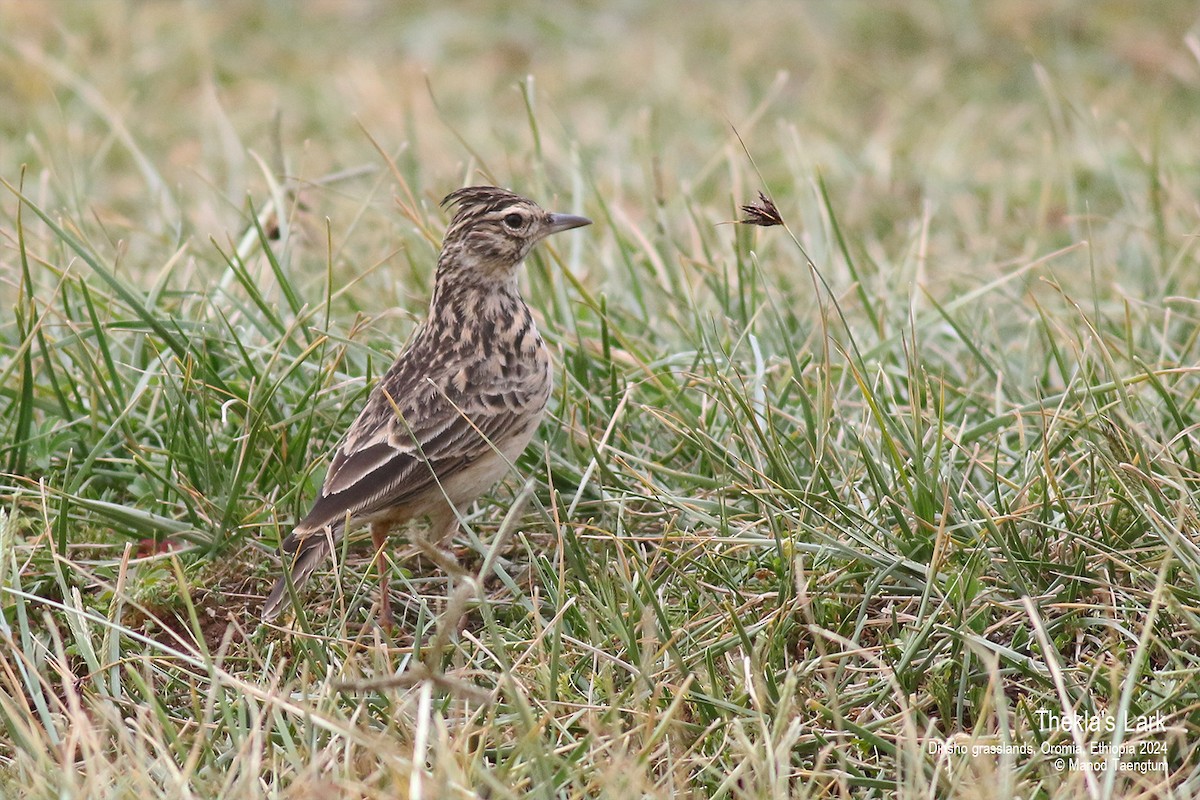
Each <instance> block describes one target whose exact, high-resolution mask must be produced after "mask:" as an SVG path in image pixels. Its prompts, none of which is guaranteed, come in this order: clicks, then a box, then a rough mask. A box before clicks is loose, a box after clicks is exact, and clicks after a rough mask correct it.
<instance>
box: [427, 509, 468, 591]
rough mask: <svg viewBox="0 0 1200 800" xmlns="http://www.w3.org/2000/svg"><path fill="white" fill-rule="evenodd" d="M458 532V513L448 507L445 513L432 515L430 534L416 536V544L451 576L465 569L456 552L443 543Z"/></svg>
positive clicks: (461, 572)
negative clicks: (445, 546)
mask: <svg viewBox="0 0 1200 800" xmlns="http://www.w3.org/2000/svg"><path fill="white" fill-rule="evenodd" d="M456 533H458V515H457V514H455V513H454V509H452V508H449V507H447V509H446V512H445V513H442V514H435V515H431V516H430V519H429V536H425V537H417V538H416V545H417V547H419V548H421V552H422V553H424V554H425V555H426V556H428V558H429V560H430V561H432V562H433V563H434V564H437V565H438V566H439V567H441V568H442V570H443V571H445V573H446V574H447V575H448V576H449V577H451V578H453V577H454V576H456V575H462V574H463V572H464V570H463V568H462V566H461V565H460V564H459V563H458V559H457V558H455V557H454V553H453V552H451V551H450V550H449V549H447V548H444V547H443V546H442V545H443V543H444V542H449V541H450V540H451V539H453V538H454V534H456Z"/></svg>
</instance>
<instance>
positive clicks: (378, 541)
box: [371, 522, 392, 631]
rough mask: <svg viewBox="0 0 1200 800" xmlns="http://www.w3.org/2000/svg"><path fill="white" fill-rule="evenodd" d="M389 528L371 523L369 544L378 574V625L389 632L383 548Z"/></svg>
mask: <svg viewBox="0 0 1200 800" xmlns="http://www.w3.org/2000/svg"><path fill="white" fill-rule="evenodd" d="M390 527H391V526H390V525H389V524H388V523H386V522H372V523H371V542H372V543H373V544H374V545H375V571H376V572H377V573H379V624H380V625H382V626H383V628H384V629H385V630H389V631H390V630H391V629H392V601H391V598H390V597H388V569H387V567H388V560H387V553H386V551H385V548H386V547H387V535H388V528H390Z"/></svg>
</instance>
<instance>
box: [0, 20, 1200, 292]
mask: <svg viewBox="0 0 1200 800" xmlns="http://www.w3.org/2000/svg"><path fill="white" fill-rule="evenodd" d="M1197 25H1198V21H1197V12H1196V9H1195V6H1194V5H1193V4H1190V3H1186V2H1157V3H1154V4H1152V5H1151V4H1130V3H1126V2H1094V3H1078V2H1023V1H1017V0H1007V1H1005V2H996V3H986V4H977V3H969V2H950V1H949V0H946V1H943V2H929V1H920V2H871V3H866V2H808V3H778V2H753V1H752V2H744V3H736V4H734V3H725V2H689V3H653V4H646V3H635V2H615V3H586V2H585V3H557V4H543V3H532V2H510V3H504V4H493V3H481V2H475V3H457V4H453V5H450V4H444V3H422V2H412V3H404V4H392V3H368V2H308V3H299V4H297V3H285V2H266V3H253V4H209V3H199V2H196V3H120V2H97V3H72V2H66V3H33V2H16V3H5V4H4V5H3V7H0V26H2V30H3V33H2V34H0V37H2V41H3V49H2V50H0V103H2V104H3V107H4V109H5V113H4V115H3V119H0V137H2V139H3V141H4V147H3V149H2V151H0V173H2V174H3V175H5V176H7V177H9V178H10V179H12V178H13V176H15V175H16V174H17V172H18V170H19V168H20V166H21V165H22V164H25V165H28V168H29V173H28V177H27V181H30V182H31V183H33V184H37V183H39V182H41V183H43V184H47V185H50V184H52V185H53V186H54V187H55V188H54V189H52V190H51V189H47V191H56V192H57V191H63V189H60V188H58V187H65V188H66V189H68V190H69V191H70V192H71V194H70V195H69V196H64V197H59V198H56V200H57V201H58V202H61V203H64V204H67V205H68V206H73V207H75V208H76V209H77V210H79V211H82V210H84V209H83V208H81V207H82V206H86V209H87V212H88V213H87V214H86V215H83V214H81V216H89V217H94V218H95V220H96V221H97V222H98V223H99V224H103V225H104V226H105V227H106V230H108V231H109V235H111V236H113V237H119V238H122V239H133V240H136V239H137V238H138V237H139V236H141V235H144V234H145V233H147V230H146V228H147V227H149V228H150V229H151V231H153V230H154V229H155V228H156V227H158V223H157V222H149V221H147V220H144V219H142V220H137V219H134V218H133V217H135V216H139V215H140V216H144V212H142V209H143V208H144V205H143V204H144V201H145V198H146V195H147V193H148V192H149V193H151V194H156V193H165V194H167V195H169V201H164V202H168V205H169V206H170V207H172V208H173V210H174V212H175V214H174V217H175V218H176V219H173V218H172V216H171V215H168V216H167V217H166V218H165V219H164V220H162V221H161V222H162V224H168V223H171V222H174V221H178V222H180V226H181V228H182V229H183V230H188V231H191V230H194V231H196V232H197V233H198V234H200V235H201V236H202V237H205V238H206V237H207V236H209V235H215V236H218V237H221V236H223V235H225V234H226V233H227V232H228V231H230V230H236V229H237V228H238V227H239V226H240V225H241V224H243V223H244V213H245V202H246V196H247V193H254V192H259V193H261V192H262V191H263V189H264V186H263V180H262V176H261V170H260V169H259V168H258V167H257V165H255V164H253V163H251V161H250V159H251V156H250V153H256V154H258V155H259V156H261V157H262V158H263V159H264V161H266V162H267V163H268V164H270V165H273V166H274V165H277V164H279V163H280V161H281V160H282V162H283V163H284V164H285V166H286V172H287V177H289V178H292V179H295V180H296V181H298V182H300V183H304V182H306V181H314V180H317V179H319V178H321V177H323V176H327V175H329V174H331V173H338V172H341V171H343V170H357V169H368V170H372V171H373V174H374V179H372V178H370V177H368V178H366V179H359V180H358V181H342V182H340V183H336V184H335V185H334V187H333V188H332V189H331V191H334V192H336V193H347V194H349V195H352V196H354V198H355V199H356V200H360V199H361V198H362V197H363V195H364V194H365V193H366V192H368V191H372V192H374V193H375V196H376V200H377V201H378V202H375V203H372V204H371V205H370V211H369V212H368V214H369V215H370V214H374V213H383V214H391V213H392V212H393V209H392V208H391V207H390V203H389V200H390V197H391V195H392V194H393V193H395V192H397V191H398V190H397V187H396V186H395V184H394V181H392V180H391V179H387V180H385V181H384V183H385V185H383V186H379V185H377V183H378V180H379V174H380V173H382V172H384V171H385V170H386V165H385V163H384V159H383V158H382V157H381V155H380V153H379V152H376V147H378V148H379V151H381V152H382V153H384V154H387V155H388V157H390V158H393V159H394V160H395V164H396V167H397V168H398V169H399V170H400V173H401V174H402V175H403V176H404V178H405V180H406V181H407V182H408V184H409V186H410V187H411V188H412V189H413V190H414V192H415V193H417V194H419V195H421V196H422V197H423V198H424V199H425V200H436V199H438V198H440V196H441V195H442V194H444V193H445V192H446V191H449V190H450V189H452V188H454V187H456V186H458V185H459V184H461V183H464V182H473V181H477V180H479V179H480V178H481V174H482V173H486V174H487V175H489V176H491V177H492V178H494V180H496V181H498V182H501V183H504V184H507V185H510V186H512V187H514V188H516V189H518V190H522V191H528V192H530V193H533V194H537V195H539V199H543V200H545V201H546V202H547V203H549V202H551V200H552V198H553V197H554V196H556V195H564V196H569V195H571V194H572V193H575V194H578V192H579V191H580V188H579V187H578V186H577V185H573V184H572V180H573V178H578V177H582V178H583V180H584V181H585V183H586V184H587V186H586V190H585V193H586V194H593V193H595V194H599V195H602V196H603V197H604V198H605V200H606V201H608V202H610V203H611V204H612V205H613V206H614V207H616V208H619V209H621V213H623V214H627V215H629V216H630V217H632V218H634V219H639V218H641V217H643V216H647V215H653V214H654V213H655V212H654V210H655V209H656V208H658V207H666V208H669V209H672V210H673V211H674V212H680V211H682V210H683V206H684V204H685V201H686V200H699V201H701V203H702V204H703V205H710V204H711V205H712V206H713V208H712V211H711V212H710V214H713V215H716V216H718V217H720V216H723V217H724V218H726V219H731V218H733V216H734V215H735V206H736V204H737V203H738V202H744V201H746V200H749V199H752V198H753V193H754V191H755V190H757V189H758V188H766V189H768V190H770V191H771V192H774V193H775V194H776V195H777V196H778V197H779V198H780V199H781V200H782V199H786V198H787V197H788V196H790V195H801V196H803V195H806V194H808V195H810V196H811V187H812V184H813V180H814V176H815V175H816V174H818V173H819V174H820V175H821V176H822V177H823V178H824V179H825V180H826V181H828V183H829V186H830V187H831V190H832V192H833V195H834V197H835V198H836V202H837V208H838V211H839V213H840V214H841V215H842V222H843V224H845V225H846V226H848V227H850V228H852V229H854V230H855V231H856V233H857V234H858V235H859V236H860V237H861V239H862V242H863V244H864V245H865V246H867V247H868V248H871V247H878V248H880V250H878V251H876V253H875V254H876V255H877V256H881V255H883V254H887V253H891V254H892V256H893V257H895V256H896V255H898V249H900V248H904V247H906V246H907V245H908V244H910V243H911V242H912V241H913V237H914V236H915V235H917V234H916V232H917V231H918V230H919V229H920V228H921V227H922V226H925V225H926V222H928V220H927V219H926V218H927V217H932V218H933V220H934V222H935V224H933V225H931V226H928V227H931V228H932V229H933V233H932V234H931V235H930V236H929V237H928V239H927V241H926V242H925V244H924V245H923V246H924V247H925V250H924V254H925V258H926V259H927V261H929V262H931V263H937V256H939V254H953V255H954V256H955V257H956V258H958V257H959V256H960V255H961V251H962V249H963V246H964V245H967V246H969V249H970V252H971V253H973V254H976V255H977V258H978V260H979V261H980V263H981V264H982V263H983V262H986V261H987V260H989V259H1005V260H1006V259H1010V258H1017V257H1029V256H1030V255H1031V252H1030V250H1031V248H1032V247H1033V245H1032V244H1031V242H1033V241H1035V240H1037V241H1039V242H1040V245H1039V246H1040V247H1044V246H1046V245H1047V244H1053V243H1066V242H1068V241H1073V240H1075V239H1076V238H1086V237H1085V236H1083V235H1082V231H1081V230H1080V225H1081V220H1080V218H1079V217H1080V215H1081V214H1084V213H1086V214H1091V215H1099V216H1101V217H1107V216H1110V215H1119V214H1122V213H1127V212H1129V211H1130V209H1129V207H1128V206H1129V204H1130V203H1131V202H1133V203H1141V202H1146V203H1149V202H1151V201H1152V200H1151V194H1152V192H1151V191H1150V189H1151V187H1152V184H1153V188H1154V191H1156V192H1160V193H1164V194H1168V195H1169V194H1170V193H1172V192H1176V191H1184V192H1186V191H1187V188H1180V187H1177V185H1176V182H1175V178H1177V177H1182V176H1183V175H1185V174H1186V175H1187V176H1188V177H1191V173H1192V171H1194V169H1195V166H1196V154H1195V151H1194V148H1193V147H1192V146H1191V142H1190V139H1189V137H1186V136H1180V135H1177V133H1178V132H1181V131H1183V130H1187V129H1189V128H1190V127H1191V126H1192V124H1193V123H1194V107H1195V92H1196V89H1197V83H1198V82H1200V60H1198V57H1200V52H1198V48H1197V44H1196V34H1195V31H1196V30H1197ZM276 125H278V129H276ZM734 129H736V130H737V132H738V134H740V136H741V137H742V140H743V141H744V143H745V146H746V149H747V150H748V151H749V154H750V155H751V156H753V159H754V162H755V163H756V164H757V166H758V169H759V170H760V171H761V173H762V181H761V183H762V186H761V187H760V185H759V181H758V179H757V177H755V178H753V179H751V178H748V177H747V176H746V172H747V171H748V170H747V169H746V165H747V163H748V162H747V156H746V154H745V153H743V152H742V147H741V144H739V143H738V142H737V140H736V138H735V137H734V135H733V130H734ZM279 150H282V152H279ZM1118 168H1119V169H1118ZM1118 173H1120V174H1118ZM751 182H752V184H753V185H745V184H746V183H751ZM1192 185H1193V186H1194V183H1193V184H1192ZM747 195H749V196H747ZM1160 199H1161V195H1160ZM311 200H312V198H311V195H310V201H311ZM1084 204H1086V205H1084ZM315 210H316V211H317V212H319V217H323V216H325V215H327V214H332V215H333V217H334V219H335V222H336V220H337V219H338V217H337V210H336V207H335V206H334V204H333V203H332V201H329V202H325V201H319V202H317V203H316V208H315ZM784 211H785V212H790V213H792V214H793V216H794V215H795V213H796V211H795V208H794V207H793V208H788V207H786V204H785V208H784ZM349 213H357V210H355V211H352V212H349ZM942 220H944V221H945V223H946V224H945V225H939V224H936V223H937V222H938V221H942ZM1130 222H1131V223H1133V224H1138V223H1137V222H1136V221H1133V220H1131V221H1130ZM1164 223H1165V224H1167V225H1174V224H1176V223H1177V221H1176V220H1174V219H1172V218H1170V217H1168V218H1167V219H1166V220H1164ZM616 224H619V221H617V222H616ZM1178 224H1180V225H1183V226H1185V227H1186V226H1187V225H1188V224H1189V223H1186V222H1182V221H1180V222H1178ZM337 228H338V225H337V224H335V230H336V229H337ZM1022 231H1026V232H1027V235H1026V234H1023V233H1022ZM1056 233H1061V235H1056ZM1047 237H1049V240H1050V241H1049V242H1047ZM820 254H821V253H820V248H819V247H818V252H817V253H815V255H820ZM954 266H955V268H956V269H958V270H967V269H969V268H970V267H971V265H968V264H963V263H958V264H957V265H954Z"/></svg>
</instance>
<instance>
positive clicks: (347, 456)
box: [262, 186, 591, 626]
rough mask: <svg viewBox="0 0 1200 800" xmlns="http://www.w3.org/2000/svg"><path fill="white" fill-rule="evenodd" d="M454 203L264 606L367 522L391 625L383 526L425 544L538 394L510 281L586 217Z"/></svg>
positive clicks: (498, 464) (468, 195)
mask: <svg viewBox="0 0 1200 800" xmlns="http://www.w3.org/2000/svg"><path fill="white" fill-rule="evenodd" d="M442 205H443V206H449V207H456V211H455V213H454V217H453V219H452V220H451V222H450V226H449V228H447V230H446V236H445V239H444V240H443V242H442V252H441V255H439V256H438V260H437V272H436V275H435V279H434V289H433V297H432V299H431V301H430V304H429V316H428V318H427V319H426V320H425V322H424V323H422V325H421V326H420V327H419V328H418V330H417V331H416V333H415V334H414V336H413V337H412V339H411V342H410V344H409V345H408V347H407V348H406V349H405V350H404V352H403V353H401V354H400V356H399V358H397V359H396V363H395V364H393V365H392V367H391V369H389V370H388V371H387V373H386V374H385V375H384V376H383V378H382V379H381V380H380V381H379V383H378V384H377V385H376V386H375V388H374V389H373V390H372V391H371V393H370V395H369V396H368V397H367V402H366V405H365V406H364V408H363V410H362V412H361V413H360V414H359V415H358V418H357V419H356V420H355V421H354V423H353V424H352V425H351V426H350V429H349V430H348V431H347V432H346V435H345V437H344V438H343V439H342V441H341V443H340V444H339V445H338V446H337V449H336V450H335V451H334V453H333V459H332V462H331V463H330V466H329V472H328V474H327V475H326V477H325V483H324V485H323V486H322V487H321V493H320V496H319V497H317V500H316V502H315V503H314V504H313V507H312V510H311V511H310V512H309V513H308V516H306V517H305V518H304V519H302V520H301V521H300V522H299V523H297V525H296V527H295V528H294V529H293V530H292V531H291V533H290V534H289V535H288V536H287V537H286V538H285V539H284V540H283V545H282V547H283V553H284V570H285V575H284V576H283V577H281V578H280V579H279V580H278V581H277V582H276V584H275V587H274V588H273V589H272V590H271V593H270V595H268V596H267V599H266V601H265V603H264V604H263V612H262V616H263V619H264V620H272V619H274V618H276V617H277V616H279V614H280V612H281V611H282V610H283V608H284V607H285V605H286V600H287V598H288V596H289V593H288V574H290V577H291V583H292V585H293V586H295V587H299V586H301V585H302V584H303V583H304V582H305V581H306V580H308V578H309V576H311V575H312V573H313V571H314V570H315V569H316V568H317V567H318V566H320V565H321V564H322V563H323V562H324V561H325V559H326V558H327V557H328V556H329V554H330V552H331V548H332V547H333V546H334V545H335V544H337V543H338V542H339V541H340V540H341V539H342V537H343V536H344V535H345V534H346V532H347V530H349V529H352V528H354V527H356V526H359V525H362V524H366V525H369V526H370V529H371V540H372V542H373V543H374V546H375V568H376V571H377V572H378V575H379V584H380V590H381V596H380V601H379V605H380V613H379V619H380V622H381V623H382V624H383V625H385V626H390V625H391V624H392V613H391V605H390V601H389V599H388V585H387V567H386V565H387V557H386V553H385V547H386V545H387V537H388V534H389V531H390V530H391V528H392V527H393V526H396V525H401V524H404V523H407V522H409V521H411V520H419V519H421V518H427V519H428V528H427V530H426V534H425V537H424V540H423V541H424V544H425V545H426V546H429V545H432V548H433V549H436V548H437V547H439V546H440V545H441V544H442V543H444V542H446V541H447V540H448V539H450V538H451V537H452V536H453V535H454V534H455V533H456V532H457V530H458V526H459V520H460V515H461V514H462V513H463V512H464V511H465V510H466V509H467V508H468V506H470V504H471V503H473V502H474V501H475V500H476V499H477V498H478V497H479V496H480V495H481V494H483V493H484V492H485V491H487V490H488V489H489V488H491V487H492V486H493V485H495V484H496V482H497V481H499V480H500V479H501V478H502V477H504V475H505V473H506V472H507V471H508V470H509V469H511V465H512V463H513V461H515V460H516V458H517V456H519V455H520V454H521V452H522V451H523V450H524V449H525V447H526V445H528V444H529V441H530V439H531V438H532V437H533V434H534V431H536V430H537V427H538V425H539V423H540V422H541V420H542V415H543V413H544V412H545V410H546V402H547V401H548V400H549V398H550V389H551V366H550V356H549V353H548V352H547V350H546V345H545V343H544V342H543V341H542V337H541V335H540V334H539V333H538V330H537V327H536V326H535V325H534V320H533V315H532V313H531V312H530V310H529V306H528V305H526V304H525V301H524V299H522V297H521V293H520V290H519V288H518V285H517V276H518V272H519V269H520V266H521V263H522V261H524V259H525V257H526V256H527V255H528V254H529V251H530V250H531V249H532V248H533V246H534V245H535V244H537V243H538V242H539V241H541V240H542V239H544V238H545V237H547V236H549V235H550V234H553V233H559V232H561V231H567V230H571V229H572V228H578V227H581V226H583V225H590V224H591V220H589V219H587V218H586V217H579V216H574V215H572V214H552V213H549V212H547V211H544V210H543V209H541V208H540V207H539V206H538V205H537V204H536V203H534V202H533V201H531V200H527V199H526V198H524V197H521V196H520V195H517V194H514V193H512V192H510V191H508V190H507V189H500V188H497V187H495V186H472V187H468V188H465V189H459V190H458V191H455V192H451V193H450V194H449V195H447V196H446V198H445V199H444V200H443V201H442Z"/></svg>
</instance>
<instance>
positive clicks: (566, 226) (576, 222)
mask: <svg viewBox="0 0 1200 800" xmlns="http://www.w3.org/2000/svg"><path fill="white" fill-rule="evenodd" d="M591 224H592V221H591V220H590V219H588V218H587V217H577V216H575V215H574V214H551V215H550V227H549V228H548V232H547V235H549V234H551V233H562V232H563V231H569V230H571V229H572V228H582V227H583V226H584V225H591Z"/></svg>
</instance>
